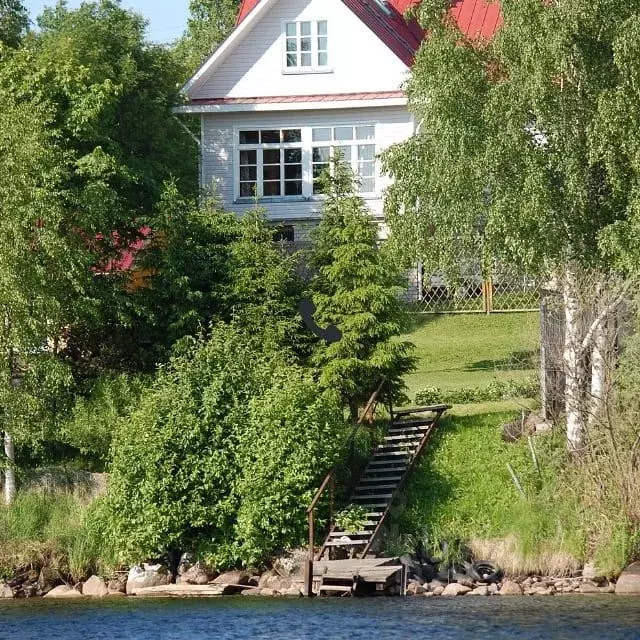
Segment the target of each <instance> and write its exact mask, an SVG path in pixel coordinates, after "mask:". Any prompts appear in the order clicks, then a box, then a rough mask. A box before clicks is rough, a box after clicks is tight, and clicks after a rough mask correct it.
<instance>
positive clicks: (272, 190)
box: [262, 180, 280, 197]
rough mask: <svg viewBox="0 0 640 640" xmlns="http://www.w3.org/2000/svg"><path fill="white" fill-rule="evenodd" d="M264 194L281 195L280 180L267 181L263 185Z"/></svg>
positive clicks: (268, 195) (269, 195)
mask: <svg viewBox="0 0 640 640" xmlns="http://www.w3.org/2000/svg"><path fill="white" fill-rule="evenodd" d="M262 192H263V195H265V196H267V197H271V196H279V195H280V180H278V181H277V182H265V183H264V185H263V187H262Z"/></svg>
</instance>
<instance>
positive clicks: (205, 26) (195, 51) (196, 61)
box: [176, 0, 240, 76]
mask: <svg viewBox="0 0 640 640" xmlns="http://www.w3.org/2000/svg"><path fill="white" fill-rule="evenodd" d="M239 4H240V3H239V0H191V2H190V3H189V12H190V17H189V21H188V22H187V31H186V32H185V34H184V35H183V36H182V38H181V39H180V40H179V41H178V43H177V45H176V54H177V57H178V59H179V60H180V62H181V63H182V64H183V66H184V69H185V75H187V76H191V75H192V74H193V73H195V71H196V69H197V68H198V67H199V66H200V65H201V64H202V63H203V62H204V61H205V60H206V59H207V57H208V56H209V55H210V54H211V53H213V52H214V51H215V50H216V49H217V48H218V47H219V46H220V45H221V44H222V42H223V41H224V39H225V38H226V37H227V36H228V35H229V33H231V31H232V30H233V27H234V25H235V21H236V16H237V14H238V6H239Z"/></svg>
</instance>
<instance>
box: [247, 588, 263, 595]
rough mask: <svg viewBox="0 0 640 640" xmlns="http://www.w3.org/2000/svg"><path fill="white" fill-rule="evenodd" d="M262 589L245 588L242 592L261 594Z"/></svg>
mask: <svg viewBox="0 0 640 640" xmlns="http://www.w3.org/2000/svg"><path fill="white" fill-rule="evenodd" d="M261 591H262V589H245V590H244V591H243V592H242V595H243V596H259V595H260V592H261Z"/></svg>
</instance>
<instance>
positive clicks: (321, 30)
mask: <svg viewBox="0 0 640 640" xmlns="http://www.w3.org/2000/svg"><path fill="white" fill-rule="evenodd" d="M318 35H319V36H326V35H327V21H326V20H320V21H319V22H318Z"/></svg>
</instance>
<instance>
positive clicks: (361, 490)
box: [354, 483, 398, 493]
mask: <svg viewBox="0 0 640 640" xmlns="http://www.w3.org/2000/svg"><path fill="white" fill-rule="evenodd" d="M397 486H398V483H396V484H368V485H366V486H362V485H361V484H359V485H358V486H357V487H356V488H355V490H354V493H364V492H365V491H382V489H396V488H397Z"/></svg>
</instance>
